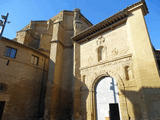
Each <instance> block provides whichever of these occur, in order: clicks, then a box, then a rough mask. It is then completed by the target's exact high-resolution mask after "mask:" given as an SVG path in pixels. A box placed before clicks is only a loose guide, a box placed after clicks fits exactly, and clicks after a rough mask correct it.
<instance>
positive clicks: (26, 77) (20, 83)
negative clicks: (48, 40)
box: [0, 38, 48, 120]
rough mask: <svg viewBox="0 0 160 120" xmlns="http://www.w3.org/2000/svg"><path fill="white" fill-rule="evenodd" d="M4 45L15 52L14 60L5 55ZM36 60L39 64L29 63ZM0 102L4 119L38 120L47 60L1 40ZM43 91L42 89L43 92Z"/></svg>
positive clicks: (31, 51)
mask: <svg viewBox="0 0 160 120" xmlns="http://www.w3.org/2000/svg"><path fill="white" fill-rule="evenodd" d="M6 46H8V47H12V48H15V49H17V53H16V58H10V57H6V56H5V54H4V53H5V52H6V51H5V50H6ZM32 55H35V56H37V57H39V63H38V65H33V64H31V57H32ZM0 66H1V69H0V83H2V84H4V85H5V89H4V90H1V92H0V101H5V102H6V103H5V108H4V111H3V116H2V117H3V118H2V119H3V120H37V119H38V117H42V116H41V114H42V113H43V111H41V110H42V108H43V109H44V92H45V87H46V86H45V83H46V80H47V73H48V57H47V56H45V55H43V54H41V53H40V52H38V51H37V50H33V49H31V48H28V47H26V46H24V45H22V44H19V43H17V42H14V41H10V40H8V39H6V38H2V40H1V41H0ZM43 88H44V89H43Z"/></svg>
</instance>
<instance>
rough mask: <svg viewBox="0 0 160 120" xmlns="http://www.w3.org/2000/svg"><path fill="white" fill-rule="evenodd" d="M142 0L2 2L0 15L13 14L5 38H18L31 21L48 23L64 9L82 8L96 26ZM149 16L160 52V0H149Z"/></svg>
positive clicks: (29, 0)
mask: <svg viewBox="0 0 160 120" xmlns="http://www.w3.org/2000/svg"><path fill="white" fill-rule="evenodd" d="M135 2H138V0H0V15H1V14H6V13H7V12H9V18H8V19H9V21H11V23H10V24H7V26H6V28H5V31H4V34H3V36H5V37H8V38H11V39H12V38H14V37H15V36H16V31H19V30H21V29H22V28H23V27H24V26H26V25H27V24H28V23H29V22H30V21H31V20H48V19H49V18H51V17H53V16H55V15H56V14H58V13H59V12H60V11H62V10H73V9H75V8H80V9H81V12H82V14H83V15H84V16H85V17H86V18H87V19H89V20H90V21H91V22H92V23H93V24H96V23H98V22H101V21H102V20H104V19H106V18H108V17H109V16H111V15H113V14H115V13H116V12H118V11H120V10H122V9H124V8H126V7H127V6H128V5H131V4H133V3H135ZM146 3H147V6H148V9H149V14H148V15H147V16H146V17H145V18H146V23H147V27H148V30H149V34H150V37H151V41H152V43H153V45H154V47H155V48H156V49H160V42H159V39H160V38H159V34H160V7H159V6H160V0H146Z"/></svg>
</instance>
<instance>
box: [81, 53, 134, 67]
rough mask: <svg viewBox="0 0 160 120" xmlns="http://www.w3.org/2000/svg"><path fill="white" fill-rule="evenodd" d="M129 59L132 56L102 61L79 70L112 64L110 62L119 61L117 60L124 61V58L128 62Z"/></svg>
mask: <svg viewBox="0 0 160 120" xmlns="http://www.w3.org/2000/svg"><path fill="white" fill-rule="evenodd" d="M131 57H132V54H128V55H124V56H120V57H116V58H112V59H110V60H106V61H102V62H100V63H97V64H95V65H91V66H86V67H81V68H80V70H84V69H88V68H92V67H96V66H98V65H103V64H107V63H112V62H115V61H119V60H123V59H126V58H128V60H130V59H131Z"/></svg>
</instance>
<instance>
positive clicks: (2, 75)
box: [0, 1, 160, 120]
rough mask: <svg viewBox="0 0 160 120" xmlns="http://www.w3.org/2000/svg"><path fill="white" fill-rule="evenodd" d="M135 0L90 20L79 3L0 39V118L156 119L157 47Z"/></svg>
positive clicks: (159, 87)
mask: <svg viewBox="0 0 160 120" xmlns="http://www.w3.org/2000/svg"><path fill="white" fill-rule="evenodd" d="M147 14H148V9H147V6H146V3H145V1H140V2H137V3H135V4H133V5H131V6H129V7H127V8H125V9H124V10H122V11H120V12H118V13H116V14H115V15H113V16H111V17H109V18H108V19H106V20H104V21H102V22H100V23H98V24H96V25H92V23H91V22H90V21H89V20H87V19H86V18H85V17H84V16H83V15H82V14H81V13H80V10H79V9H75V10H74V11H62V12H60V13H59V14H58V15H56V16H55V17H53V18H51V19H49V20H47V21H31V22H30V24H28V25H27V26H26V27H25V28H23V29H22V30H20V31H18V32H17V36H16V38H15V39H14V40H9V39H7V38H4V37H3V38H2V39H1V40H0V66H1V69H0V119H2V120H159V119H160V110H159V108H160V102H159V99H160V78H159V67H160V51H159V50H155V49H154V47H153V46H152V44H151V41H150V37H149V33H148V30H147V27H146V23H145V19H144V16H145V15H147Z"/></svg>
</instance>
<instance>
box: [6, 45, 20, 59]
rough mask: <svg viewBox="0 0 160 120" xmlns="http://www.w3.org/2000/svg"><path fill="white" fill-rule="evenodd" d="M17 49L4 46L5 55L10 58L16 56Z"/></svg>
mask: <svg viewBox="0 0 160 120" xmlns="http://www.w3.org/2000/svg"><path fill="white" fill-rule="evenodd" d="M16 53H17V49H15V48H12V47H6V51H5V56H6V57H10V58H16Z"/></svg>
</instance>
